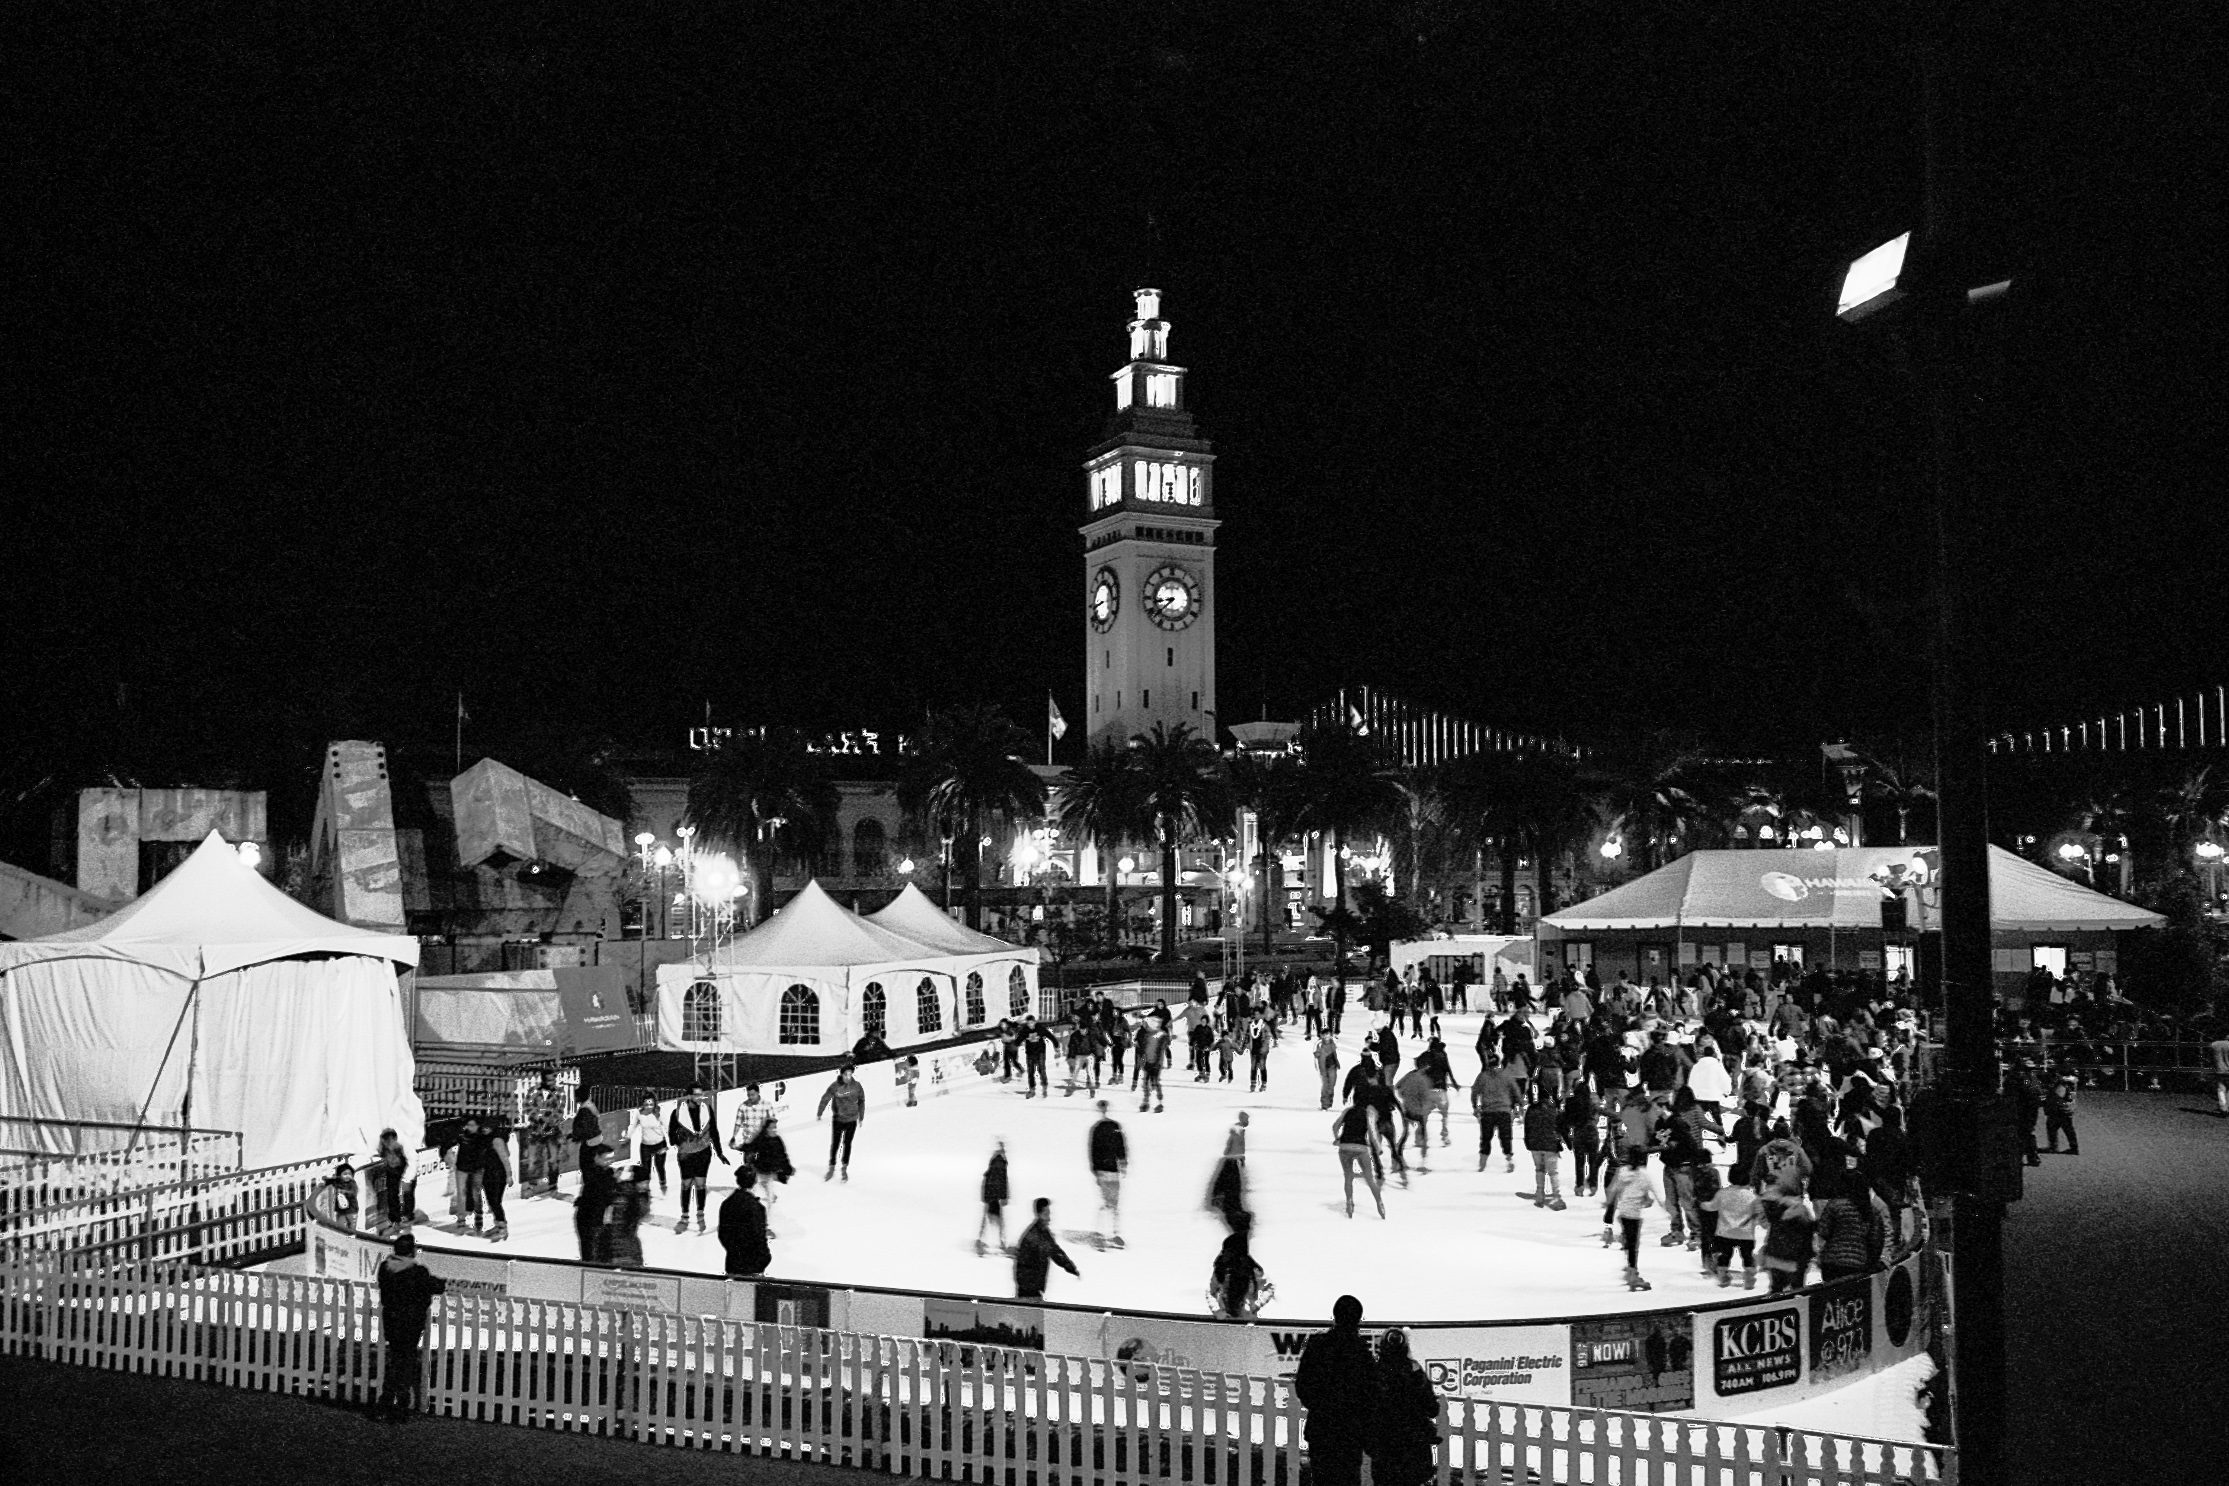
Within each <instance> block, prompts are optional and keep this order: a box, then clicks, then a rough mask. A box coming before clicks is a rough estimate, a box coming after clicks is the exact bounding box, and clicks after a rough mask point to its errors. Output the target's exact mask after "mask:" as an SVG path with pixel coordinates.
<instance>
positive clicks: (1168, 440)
mask: <svg viewBox="0 0 2229 1486" xmlns="http://www.w3.org/2000/svg"><path fill="white" fill-rule="evenodd" d="M1137 301H1138V311H1137V317H1136V318H1135V319H1133V320H1132V321H1131V322H1130V359H1129V361H1128V362H1127V363H1126V364H1124V366H1123V367H1122V369H1121V370H1119V371H1117V372H1115V373H1114V376H1113V379H1112V380H1113V382H1114V401H1115V410H1114V417H1113V418H1112V419H1111V420H1110V421H1109V423H1108V425H1107V436H1106V437H1105V438H1104V439H1102V440H1101V441H1100V442H1099V443H1098V445H1096V446H1095V447H1094V448H1093V449H1092V451H1091V454H1090V456H1089V457H1088V458H1087V459H1086V460H1085V461H1084V488H1085V496H1086V500H1087V502H1088V505H1087V509H1088V512H1089V515H1088V518H1087V519H1086V521H1085V522H1084V526H1083V537H1084V705H1085V707H1086V708H1087V709H1088V710H1087V712H1086V717H1087V719H1088V726H1087V728H1086V730H1085V731H1086V734H1087V736H1088V737H1089V738H1090V740H1091V741H1092V742H1094V743H1097V742H1099V741H1100V740H1101V739H1103V738H1123V739H1127V738H1129V737H1131V736H1132V735H1134V734H1137V733H1142V732H1147V731H1150V730H1151V729H1152V727H1153V724H1155V723H1157V722H1159V723H1166V724H1168V725H1169V726H1170V727H1172V728H1173V727H1175V726H1176V724H1178V723H1184V724H1186V725H1187V726H1189V727H1190V728H1191V729H1192V731H1193V732H1194V733H1196V734H1198V735H1200V736H1201V737H1204V738H1206V739H1207V740H1208V741H1209V742H1210V743H1214V742H1215V741H1216V720H1215V614H1216V594H1215V528H1216V527H1217V526H1218V525H1220V524H1221V523H1219V522H1218V521H1216V519H1215V470H1214V465H1215V455H1214V453H1213V452H1212V446H1211V445H1210V444H1209V443H1208V441H1207V440H1206V439H1203V438H1201V437H1200V436H1199V434H1198V433H1197V431H1196V430H1195V429H1194V428H1193V426H1192V414H1191V412H1190V411H1189V410H1188V409H1187V408H1186V406H1185V398H1184V368H1183V367H1181V366H1174V365H1171V364H1170V362H1169V322H1168V321H1166V320H1164V319H1162V318H1161V291H1160V290H1158V289H1140V290H1138V291H1137Z"/></svg>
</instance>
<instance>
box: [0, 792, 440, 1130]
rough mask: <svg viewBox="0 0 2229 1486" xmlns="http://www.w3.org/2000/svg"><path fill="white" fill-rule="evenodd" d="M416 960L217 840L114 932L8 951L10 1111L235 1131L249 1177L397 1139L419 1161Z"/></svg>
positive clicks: (114, 922) (410, 950)
mask: <svg viewBox="0 0 2229 1486" xmlns="http://www.w3.org/2000/svg"><path fill="white" fill-rule="evenodd" d="M417 962H418V941H417V940H415V939H412V938H410V937H408V936H406V935H400V934H382V933H378V932H376V931H374V930H370V929H359V928H354V927H351V926H350V925H348V924H343V923H336V922H335V921H333V920H332V919H329V918H326V917H324V916H323V915H322V914H319V913H317V912H315V911H313V910H311V909H309V908H305V907H303V906H302V905H301V904H299V903H297V902H295V901H294V900H293V899H291V898H289V897H287V896H286V895H285V894H284V893H281V892H280V891H279V890H278V889H277V888H275V887H273V886H272V885H271V884H270V883H268V882H266V881H264V880H263V878H262V877H261V876H259V875H258V874H257V873H256V872H255V871H254V870H253V869H252V868H250V867H249V866H248V865H247V864H246V863H244V862H243V861H242V860H241V859H240V856H239V854H238V853H237V852H236V851H235V850H234V849H233V848H232V847H231V846H229V845H227V844H226V843H225V840H224V838H223V837H222V836H219V835H218V834H216V833H215V832H211V833H210V835H209V838H208V839H207V840H206V841H204V842H202V843H201V845H200V846H199V847H198V848H197V849H196V850H195V851H194V853H193V855H191V856H189V857H188V858H186V860H185V861H184V862H182V863H180V864H179V866H178V868H177V870H176V871H174V872H172V873H171V874H170V875H169V876H168V877H165V878H164V879H163V880H162V881H161V882H159V883H157V884H156V885H155V886H154V887H153V888H152V889H150V890H149V891H148V892H147V893H145V894H144V895H142V896H141V897H139V898H136V899H134V900H133V901H132V902H131V903H129V904H127V905H125V906H124V907H123V908H122V909H120V910H118V911H117V912H115V913H112V914H110V915H109V916H108V917H106V918H104V919H101V920H99V921H98V922H96V923H92V924H88V925H86V926H85V927H83V928H79V929H72V930H70V931H68V932H66V933H62V934H56V935H54V936H52V937H50V938H46V939H26V940H22V941H20V942H12V943H0V1114H7V1115H16V1116H25V1117H33V1118H40V1119H51V1120H101V1121H113V1122H121V1123H136V1122H138V1121H141V1120H145V1121H146V1122H147V1123H148V1124H150V1125H157V1126H172V1127H175V1126H177V1125H179V1124H181V1123H188V1122H190V1123H191V1124H192V1125H193V1126H194V1127H195V1128H197V1129H215V1130H237V1131H239V1132H240V1133H241V1136H242V1141H243V1144H242V1156H243V1159H244V1160H245V1161H246V1163H247V1164H248V1165H249V1166H251V1167H256V1166H271V1165H277V1164H280V1163H283V1162H288V1161H297V1160H305V1159H308V1158H310V1157H314V1156H324V1155H332V1154H338V1153H342V1152H346V1153H349V1154H351V1155H360V1156H367V1155H369V1154H370V1153H371V1152H372V1151H373V1150H374V1149H376V1147H377V1146H378V1143H379V1132H380V1130H381V1129H382V1128H383V1127H386V1126H390V1125H391V1126H393V1127H394V1129H395V1131H396V1133H397V1134H398V1135H400V1136H401V1137H402V1139H403V1141H404V1142H405V1143H406V1144H408V1145H409V1146H410V1147H411V1148H412V1149H415V1148H416V1145H417V1142H418V1140H419V1139H420V1138H421V1136H422V1134H423V1130H424V1124H425V1111H424V1109H423V1107H422V1106H421V1105H420V1104H419V1102H418V1096H417V1095H416V1094H415V1093H413V1092H412V1091H411V1075H412V1071H413V1070H412V1062H411V1056H410V1043H409V1039H408V1037H407V1035H406V1031H405V1028H404V1024H403V1014H402V1006H401V999H400V995H399V992H398V990H397V988H396V984H395V967H396V966H397V965H404V966H409V965H415V964H416V963H417ZM189 1116H190V1120H189Z"/></svg>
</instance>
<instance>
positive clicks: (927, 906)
mask: <svg viewBox="0 0 2229 1486" xmlns="http://www.w3.org/2000/svg"><path fill="white" fill-rule="evenodd" d="M867 922H868V923H871V924H879V925H880V926H882V927H883V928H885V929H889V930H891V931H892V932H893V933H898V934H903V935H904V936H905V937H906V938H908V939H915V940H919V941H920V942H921V943H923V944H926V945H928V946H930V947H931V948H933V949H939V950H942V951H943V952H944V953H946V954H953V955H990V954H999V953H1002V952H1003V953H1008V954H1011V953H1014V952H1016V951H1017V950H1018V949H1019V946H1017V945H1013V944H1009V943H1007V942H1006V941H1005V940H1004V939H994V938H992V937H991V936H990V935H988V934H983V933H978V932H977V931H976V930H974V929H971V928H969V927H968V926H967V925H965V924H961V923H954V922H953V921H952V919H951V917H950V916H949V915H948V914H946V913H945V912H944V911H943V910H942V909H940V908H938V907H937V906H936V904H934V903H931V902H930V901H929V895H928V894H927V893H924V892H923V891H921V889H920V888H919V887H917V886H916V885H915V884H913V883H910V882H909V883H907V884H906V885H905V888H904V890H903V891H901V892H900V893H899V894H898V896H897V897H895V898H892V899H891V900H890V901H889V902H888V903H885V904H884V905H883V906H882V907H880V908H877V909H876V910H875V911H874V912H873V913H870V914H868V915H867Z"/></svg>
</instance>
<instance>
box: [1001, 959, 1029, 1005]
mask: <svg viewBox="0 0 2229 1486" xmlns="http://www.w3.org/2000/svg"><path fill="white" fill-rule="evenodd" d="M1006 1004H1007V1005H1008V1006H1009V1007H1011V1008H1012V1010H1011V1011H1009V1012H1008V1013H1007V1015H1009V1016H1028V1015H1029V1011H1030V1007H1029V977H1028V976H1026V975H1024V974H1022V967H1021V966H1019V965H1016V966H1015V967H1014V973H1013V974H1011V975H1009V976H1007V977H1006Z"/></svg>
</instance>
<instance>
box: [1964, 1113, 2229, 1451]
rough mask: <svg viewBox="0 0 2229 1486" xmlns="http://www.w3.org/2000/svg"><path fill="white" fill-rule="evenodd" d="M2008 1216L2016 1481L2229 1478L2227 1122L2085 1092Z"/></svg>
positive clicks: (2228, 1135)
mask: <svg viewBox="0 0 2229 1486" xmlns="http://www.w3.org/2000/svg"><path fill="white" fill-rule="evenodd" d="M2076 1125H2077V1127H2078V1128H2079V1130H2080V1132H2081V1139H2082V1154H2081V1155H2080V1156H2075V1157H2069V1156H2045V1157H2044V1158H2043V1160H2044V1164H2043V1166H2042V1167H2041V1168H2040V1169H2036V1168H2031V1169H2030V1170H2029V1172H2028V1189H2027V1190H2028V1195H2027V1197H2026V1198H2025V1199H2024V1200H2022V1201H2021V1202H2018V1203H2016V1204H2014V1206H2013V1208H2012V1210H2011V1212H2012V1216H2011V1220H2010V1221H2009V1222H2008V1223H2007V1224H2006V1228H2005V1266H2006V1297H2007V1309H2008V1311H2009V1312H2010V1315H2009V1332H2010V1335H2009V1348H2008V1350H2009V1352H2010V1355H2011V1359H2012V1361H2011V1368H2010V1372H2011V1378H2010V1384H2011V1398H2012V1402H2011V1408H2010V1415H2011V1417H2010V1419H2009V1420H2008V1423H2009V1425H2010V1432H2011V1437H2012V1445H2011V1461H2010V1464H2011V1473H2010V1479H2011V1480H2013V1481H2015V1482H2020V1483H2038V1486H2041V1483H2055V1482H2109V1481H2221V1480H2229V1400H2225V1399H2224V1397H2223V1394H2222V1388H2221V1383H2220V1374H2221V1368H2220V1358H2219V1341H2220V1338H2219V1335H2218V1333H2219V1332H2220V1331H2221V1328H2222V1325H2223V1322H2224V1320H2225V1319H2229V1120H2224V1119H2222V1118H2220V1117H2219V1116H2218V1115H2216V1114H2215V1112H2214V1110H2213V1108H2212V1105H2211V1102H2210V1101H2209V1100H2203V1099H2199V1098H2195V1097H2193V1096H2190V1095H2171V1094H2085V1095H2084V1096H2083V1103H2082V1108H2081V1109H2080V1110H2079V1111H2078V1112H2077V1116H2076Z"/></svg>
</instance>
